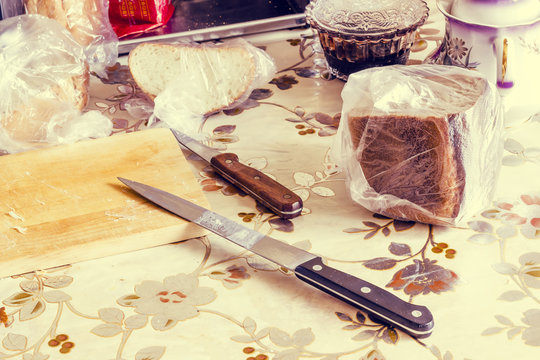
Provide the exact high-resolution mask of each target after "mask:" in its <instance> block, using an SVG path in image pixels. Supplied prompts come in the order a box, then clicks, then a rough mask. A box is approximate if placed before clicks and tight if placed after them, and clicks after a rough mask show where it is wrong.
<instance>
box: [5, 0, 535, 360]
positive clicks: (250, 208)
mask: <svg viewBox="0 0 540 360" xmlns="http://www.w3.org/2000/svg"><path fill="white" fill-rule="evenodd" d="M430 8H431V15H430V18H429V19H428V22H427V23H426V24H425V25H424V26H423V27H422V28H421V29H420V30H419V32H418V36H417V41H416V43H415V45H414V49H413V52H412V54H411V59H410V63H420V62H422V60H423V59H425V58H426V56H427V55H428V54H429V53H430V52H431V51H433V50H434V49H436V48H437V47H438V45H440V43H441V41H442V39H443V37H444V18H443V17H442V15H441V14H440V13H439V12H438V10H437V8H436V7H435V5H434V4H433V3H432V2H430ZM248 40H250V41H252V42H254V43H256V44H257V45H259V46H262V47H263V48H264V49H265V50H266V51H267V52H268V53H269V54H270V55H271V56H272V57H273V58H274V59H275V61H276V64H277V68H278V73H277V75H276V77H275V78H274V80H272V81H271V83H269V84H268V85H267V86H265V87H263V88H261V89H257V90H256V91H255V92H254V93H253V94H252V95H251V97H250V99H249V100H248V101H247V102H245V103H244V104H242V105H241V106H240V107H238V108H235V109H232V110H228V111H226V112H222V113H219V114H216V115H213V116H211V117H209V118H208V119H207V120H206V121H205V123H204V126H203V127H202V129H201V132H202V133H203V134H206V135H207V137H208V139H209V141H210V144H212V145H213V146H214V147H216V148H218V149H227V150H229V151H232V152H235V153H237V154H238V155H239V157H240V159H241V161H243V162H244V163H246V164H249V165H251V166H253V167H256V168H258V169H260V170H262V171H264V172H265V173H268V174H270V175H271V176H273V177H275V178H276V179H277V180H278V181H280V182H281V183H283V184H284V185H286V186H287V187H289V188H291V189H292V190H294V191H295V192H296V193H298V194H299V195H300V196H301V197H302V199H303V200H304V207H305V208H304V211H303V214H302V216H300V217H298V218H295V219H292V220H282V219H279V218H277V217H276V216H275V215H273V214H271V213H268V212H267V211H266V210H265V209H262V208H260V207H258V206H257V205H256V204H255V202H254V201H253V200H252V199H251V198H250V197H248V196H245V194H242V193H240V192H239V191H237V190H236V189H235V188H233V187H231V186H230V185H229V184H227V183H226V182H225V181H223V180H222V179H221V178H219V177H218V176H217V175H216V174H215V173H213V172H212V171H211V170H210V169H209V168H208V167H207V166H206V164H205V163H204V162H203V161H201V160H200V159H199V158H197V157H195V156H193V155H191V154H189V153H188V152H186V156H188V159H189V161H190V164H191V165H192V166H193V170H194V173H195V174H196V177H197V179H198V181H199V182H200V185H201V187H202V189H203V190H204V192H205V194H206V195H207V197H208V200H209V202H210V203H211V205H212V208H213V209H214V210H215V211H217V212H220V213H222V214H224V215H226V216H228V217H229V218H231V219H235V220H237V221H238V222H240V223H242V224H244V225H246V226H248V227H250V228H253V229H255V230H258V231H260V232H262V233H265V234H269V235H271V236H273V237H275V238H278V239H280V240H282V241H284V242H287V243H289V244H293V245H295V246H298V247H300V248H303V249H307V250H309V251H311V252H313V253H316V254H319V255H321V256H323V257H324V259H325V260H326V261H327V262H328V263H329V264H330V265H331V266H333V267H336V268H339V269H341V270H343V271H346V272H349V273H351V274H354V275H356V276H358V277H361V278H363V279H366V280H368V281H370V282H372V283H375V284H377V285H379V286H381V287H384V288H386V289H387V290H389V291H390V292H392V293H393V294H395V295H396V296H399V297H401V298H403V299H404V300H407V301H410V302H413V303H417V304H422V305H426V306H427V307H428V308H429V309H430V310H431V311H432V313H433V315H434V318H435V327H434V330H433V334H432V335H431V336H430V337H428V338H425V339H414V338H412V337H410V336H408V335H407V334H404V333H402V332H400V331H397V330H395V329H393V328H391V327H388V326H385V325H380V324H377V323H375V322H373V321H372V320H371V319H369V317H367V316H366V314H365V313H364V312H362V311H359V310H357V309H355V308H353V307H351V306H349V305H346V304H344V303H342V302H340V301H338V300H335V299H333V298H331V297H330V296H328V295H326V294H324V293H322V292H319V291H316V290H314V289H313V288H311V287H309V286H307V285H304V284H303V283H302V282H300V281H298V280H297V279H296V278H295V277H294V276H293V275H292V274H291V273H290V272H288V271H286V270H284V269H282V268H279V267H277V266H275V265H273V264H271V263H269V262H267V261H264V260H262V259H261V258H259V257H257V256H255V255H253V254H251V253H249V252H247V251H243V250H242V249H240V248H238V247H236V246H234V245H230V244H229V243H228V242H227V241H225V240H223V239H221V238H219V237H217V236H214V235H208V236H206V237H202V238H196V239H191V240H187V241H182V242H178V243H174V244H170V245H166V246H160V247H155V248H151V249H147V250H142V251H136V252H131V253H126V254H122V255H117V256H111V257H107V258H102V259H98V260H93V261H87V262H82V263H76V264H71V265H67V266H62V267H58V268H54V269H48V270H41V271H36V272H32V273H28V274H24V275H19V276H13V277H9V278H4V279H0V302H1V304H0V340H1V342H2V343H1V347H0V359H24V360H43V359H66V360H67V359H136V360H143V359H146V360H157V359H197V360H198V359H246V360H247V359H249V360H253V359H257V360H264V359H276V360H278V359H280V360H296V359H317V360H337V359H339V360H349V359H354V360H360V359H370V360H375V359H378V360H381V359H392V360H393V359H444V360H450V359H475V360H476V359H478V360H480V359H510V358H511V359H537V358H538V356H539V355H540V186H539V184H540V182H539V180H538V179H540V145H539V136H540V115H538V114H531V116H530V117H528V118H523V119H509V120H511V121H508V124H507V126H506V129H505V153H504V158H503V167H502V173H501V178H500V181H499V183H498V189H497V193H496V197H495V200H494V201H493V203H492V205H491V206H490V207H488V208H486V209H484V211H482V212H481V213H479V214H478V216H477V217H476V218H475V219H473V220H471V221H470V222H469V223H468V227H467V228H443V227H435V226H429V225H423V224H416V223H412V222H404V221H397V220H392V219H389V218H386V217H383V216H380V215H377V214H374V213H371V212H369V211H367V210H365V209H363V208H361V207H360V206H358V205H355V204H354V203H353V202H352V201H351V200H350V198H349V195H348V193H347V189H346V186H345V182H344V175H343V174H342V173H341V172H339V171H338V170H337V168H336V165H335V164H334V163H332V161H331V158H330V156H329V149H330V146H331V144H332V141H333V139H334V138H335V134H336V129H337V127H338V125H339V120H340V117H339V114H340V111H341V98H340V92H341V89H342V88H343V85H344V83H343V82H342V81H340V80H337V79H331V78H329V77H328V76H327V74H326V72H325V71H324V66H323V64H322V62H321V57H320V54H318V53H317V52H316V51H315V52H314V50H313V49H314V48H313V46H312V45H313V41H314V38H313V36H312V34H311V32H310V31H309V30H306V29H300V30H291V31H285V32H279V33H274V34H265V35H261V36H257V37H252V38H248ZM315 49H316V47H315ZM122 61H123V62H122ZM122 61H121V63H124V64H125V59H122ZM91 94H92V98H91V106H90V107H91V108H92V109H98V110H100V111H102V112H103V113H104V114H107V116H109V117H110V118H111V121H112V122H113V124H114V132H115V133H121V132H130V131H139V130H140V131H144V129H145V128H146V124H147V120H148V111H146V110H145V108H144V107H142V106H141V105H145V104H146V103H145V102H146V101H147V100H146V99H145V98H144V97H143V96H142V94H141V93H140V90H139V89H137V87H136V86H135V85H134V83H133V80H132V79H131V78H130V77H129V72H128V71H127V68H126V66H125V65H118V66H117V67H116V68H115V69H114V70H111V73H110V76H109V80H108V81H106V82H104V81H100V80H99V79H97V78H93V79H92V88H91ZM134 105H136V106H134ZM128 110H129V111H128Z"/></svg>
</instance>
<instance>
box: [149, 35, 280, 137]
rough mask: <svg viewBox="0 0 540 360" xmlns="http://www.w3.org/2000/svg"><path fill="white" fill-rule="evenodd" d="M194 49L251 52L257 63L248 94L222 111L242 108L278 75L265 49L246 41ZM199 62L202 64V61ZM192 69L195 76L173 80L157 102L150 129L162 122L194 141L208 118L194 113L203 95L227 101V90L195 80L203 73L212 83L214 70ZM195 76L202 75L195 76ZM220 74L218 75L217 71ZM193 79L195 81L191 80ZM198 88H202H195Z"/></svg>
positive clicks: (195, 67)
mask: <svg viewBox="0 0 540 360" xmlns="http://www.w3.org/2000/svg"><path fill="white" fill-rule="evenodd" d="M194 46H199V47H216V48H227V47H243V48H245V49H246V50H248V51H249V54H250V56H251V57H252V59H253V60H254V62H255V76H254V78H253V79H252V81H251V83H250V84H249V86H248V88H247V89H246V91H245V92H244V93H243V94H242V95H241V96H240V97H239V98H238V99H236V101H234V102H233V103H231V104H229V105H228V106H225V107H223V108H221V109H219V110H225V109H231V108H234V107H236V106H238V105H239V104H241V103H243V102H244V101H246V100H247V99H248V98H249V96H250V95H251V92H252V91H253V90H255V89H256V88H258V87H261V86H264V85H265V84H267V83H268V82H269V81H270V80H272V78H273V77H274V76H275V74H276V66H275V64H274V61H273V59H272V58H271V57H270V56H269V55H268V54H267V53H266V52H265V51H264V50H262V49H259V48H257V47H255V46H254V45H252V44H250V43H249V42H247V41H246V40H243V39H233V40H229V41H225V42H223V43H218V44H213V43H204V44H196V45H194ZM200 61H203V60H202V59H201V60H200ZM189 65H190V67H193V69H195V70H194V71H193V72H191V73H190V72H185V73H188V74H191V76H190V75H188V76H187V77H183V78H181V79H173V80H172V81H171V82H170V83H169V85H168V86H167V87H166V88H165V89H164V90H163V91H162V92H161V93H160V94H158V95H157V96H156V97H155V99H154V104H155V105H154V112H153V115H152V117H151V119H150V123H149V126H151V125H153V124H154V123H155V122H157V120H160V121H162V122H163V123H164V125H165V126H167V127H171V128H174V129H177V130H180V131H183V132H184V133H186V134H189V135H190V136H193V137H196V138H198V137H200V134H199V130H200V127H201V125H202V124H203V121H204V119H205V116H206V115H208V114H205V113H201V112H200V111H196V110H195V111H194V110H193V109H196V108H198V106H197V104H199V103H200V102H201V98H200V96H201V95H204V96H211V97H213V98H224V99H227V98H228V94H227V91H228V89H227V86H224V87H223V88H221V89H220V88H217V87H213V86H212V85H213V84H214V83H215V82H213V81H208V82H206V83H205V84H200V83H198V82H196V81H195V80H193V79H195V78H199V77H200V75H201V73H202V77H203V78H206V79H210V78H212V77H216V76H219V75H216V74H214V72H213V70H214V69H207V68H206V69H205V68H204V67H202V66H201V67H197V66H193V64H189ZM195 72H200V73H199V74H196V73H195ZM216 72H217V74H219V71H217V69H216ZM229 76H231V77H234V76H236V75H235V74H230V75H229ZM192 78H193V79H192ZM220 81H222V82H224V83H226V81H227V79H220ZM186 83H187V84H190V83H191V84H193V85H192V86H191V87H185V86H184V85H183V84H186ZM195 86H199V87H200V88H197V89H196V88H195Z"/></svg>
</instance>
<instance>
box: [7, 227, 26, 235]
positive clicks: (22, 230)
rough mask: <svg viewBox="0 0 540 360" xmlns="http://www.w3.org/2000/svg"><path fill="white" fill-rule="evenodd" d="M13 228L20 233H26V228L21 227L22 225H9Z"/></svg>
mask: <svg viewBox="0 0 540 360" xmlns="http://www.w3.org/2000/svg"><path fill="white" fill-rule="evenodd" d="M11 228H12V229H13V230H16V231H18V232H20V233H21V234H23V235H24V234H26V231H27V230H28V229H27V228H25V227H23V226H12V227H11Z"/></svg>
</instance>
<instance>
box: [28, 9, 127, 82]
mask: <svg viewBox="0 0 540 360" xmlns="http://www.w3.org/2000/svg"><path fill="white" fill-rule="evenodd" d="M24 5H25V9H26V13H27V14H39V15H43V16H46V17H48V18H51V19H54V20H56V21H58V22H59V23H60V24H61V25H62V26H63V27H64V28H66V29H67V30H68V31H69V32H70V33H71V35H72V36H73V38H74V39H75V41H76V42H78V43H79V44H80V45H81V46H82V47H83V49H84V54H85V56H86V59H87V61H88V64H89V66H90V71H91V72H93V73H95V74H96V75H98V76H100V77H106V76H107V72H106V68H107V67H109V66H113V65H114V64H115V63H116V61H117V60H118V37H117V36H116V33H115V32H114V30H113V28H112V25H111V23H110V20H109V0H24Z"/></svg>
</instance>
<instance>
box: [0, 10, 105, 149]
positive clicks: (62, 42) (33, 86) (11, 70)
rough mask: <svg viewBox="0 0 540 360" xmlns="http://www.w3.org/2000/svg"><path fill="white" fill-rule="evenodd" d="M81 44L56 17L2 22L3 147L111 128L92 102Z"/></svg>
mask: <svg viewBox="0 0 540 360" xmlns="http://www.w3.org/2000/svg"><path fill="white" fill-rule="evenodd" d="M88 82H89V74H88V64H87V63H86V60H85V56H84V54H83V49H82V47H81V45H79V44H78V43H77V42H76V41H75V40H74V39H73V37H72V36H71V34H70V33H69V32H68V31H67V30H66V29H65V28H63V27H62V26H61V25H60V24H59V23H58V22H56V21H54V20H52V19H49V18H46V17H44V16H41V15H21V16H17V17H12V18H9V19H5V20H3V21H1V22H0V149H3V150H5V151H7V152H9V153H14V152H19V151H26V150H31V149H34V148H38V147H42V146H44V145H48V144H59V143H66V142H75V141H78V140H81V139H85V138H91V137H101V136H106V135H108V134H110V132H111V130H112V124H111V121H110V120H109V119H108V118H106V117H105V116H104V115H102V114H101V113H99V112H97V111H92V112H88V113H85V114H83V113H82V110H83V109H84V108H85V106H86V104H87V102H88Z"/></svg>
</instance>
